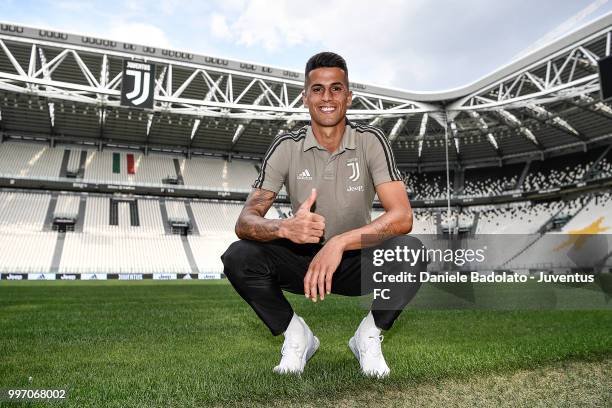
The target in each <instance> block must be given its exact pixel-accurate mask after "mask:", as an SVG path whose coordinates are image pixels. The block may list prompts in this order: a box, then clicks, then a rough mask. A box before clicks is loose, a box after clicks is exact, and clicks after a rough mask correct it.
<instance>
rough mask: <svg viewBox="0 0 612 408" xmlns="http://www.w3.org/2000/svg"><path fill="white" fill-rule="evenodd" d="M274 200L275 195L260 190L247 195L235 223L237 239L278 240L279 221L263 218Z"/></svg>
mask: <svg viewBox="0 0 612 408" xmlns="http://www.w3.org/2000/svg"><path fill="white" fill-rule="evenodd" d="M275 198H276V193H273V192H272V191H267V190H261V189H255V190H253V191H252V192H251V194H249V197H248V198H247V201H246V203H245V204H244V208H243V209H242V212H241V213H240V216H239V217H238V221H237V222H236V235H237V236H238V238H241V239H251V240H254V241H270V240H273V239H276V238H280V236H279V229H280V220H268V219H265V218H264V216H265V215H266V213H267V212H268V210H269V209H270V207H271V206H272V203H273V202H274V199H275Z"/></svg>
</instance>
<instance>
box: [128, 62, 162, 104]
mask: <svg viewBox="0 0 612 408" xmlns="http://www.w3.org/2000/svg"><path fill="white" fill-rule="evenodd" d="M154 90H155V65H153V64H147V63H144V62H138V61H129V60H124V61H123V79H122V81H121V105H123V106H128V107H132V108H141V109H153V96H154V95H153V94H154Z"/></svg>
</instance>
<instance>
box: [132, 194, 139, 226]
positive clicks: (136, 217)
mask: <svg viewBox="0 0 612 408" xmlns="http://www.w3.org/2000/svg"><path fill="white" fill-rule="evenodd" d="M130 225H131V226H132V227H140V216H139V213H138V200H134V201H130Z"/></svg>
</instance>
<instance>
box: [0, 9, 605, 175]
mask: <svg viewBox="0 0 612 408" xmlns="http://www.w3.org/2000/svg"><path fill="white" fill-rule="evenodd" d="M611 36H612V13H610V14H607V15H605V16H604V17H602V18H600V19H598V20H596V21H594V22H592V23H590V24H588V25H586V26H584V27H582V28H581V29H579V30H576V31H574V32H573V33H571V34H570V35H568V36H566V37H564V38H561V39H559V40H557V41H555V42H553V43H551V44H548V45H546V46H544V47H542V48H540V49H538V50H536V51H534V52H532V53H531V54H529V55H527V56H524V57H522V58H520V59H518V60H516V61H513V62H512V63H510V64H508V65H507V66H505V67H502V68H500V69H499V70H497V71H495V72H494V73H492V74H490V75H488V76H485V77H483V78H481V79H479V80H477V81H475V82H474V83H472V84H469V85H467V86H465V87H462V88H457V89H453V90H446V91H441V92H426V93H424V92H410V91H403V90H399V89H390V88H382V87H379V86H374V85H369V84H362V83H351V87H352V89H353V93H354V102H353V106H352V108H351V110H350V111H349V113H348V116H349V118H350V119H351V120H355V121H359V122H366V123H372V124H375V125H377V126H380V127H382V128H383V129H384V130H385V131H386V132H387V134H388V135H389V138H390V140H391V142H392V145H393V148H394V151H395V156H396V159H397V161H398V163H399V164H400V165H402V166H405V167H411V166H419V167H432V168H433V167H441V166H443V165H444V162H445V157H446V151H447V147H448V156H449V161H450V162H451V163H452V165H453V166H464V167H469V166H476V165H485V164H492V163H496V164H502V163H504V162H512V161H517V160H521V161H522V160H528V159H531V158H545V157H548V156H551V155H557V154H562V153H564V152H569V151H576V150H587V149H588V148H590V147H591V146H594V145H599V144H603V143H606V144H609V143H610V142H611V141H612V108H611V107H610V104H607V103H604V102H602V101H601V100H600V97H599V79H598V73H597V60H599V59H600V58H602V57H605V56H608V55H610V48H611V42H612V39H611ZM483 58H485V57H483ZM124 60H142V61H147V62H150V63H154V64H155V65H156V73H157V74H156V86H155V106H154V109H153V110H139V109H133V108H126V107H123V106H121V105H120V89H121V82H122V67H123V61H124ZM303 79H304V76H303V73H300V72H295V71H290V70H285V69H282V68H277V67H268V66H264V65H258V64H253V63H246V62H241V61H233V60H227V59H220V58H215V57H211V56H204V55H197V54H193V53H189V52H185V51H176V50H165V49H159V48H155V47H147V46H142V45H136V44H131V43H127V42H117V41H112V40H104V39H99V38H94V37H89V36H85V35H76V34H70V33H63V32H57V31H50V30H45V29H36V28H31V27H24V26H20V25H17V24H0V130H1V131H2V132H3V134H4V137H7V136H8V137H40V138H47V139H48V138H52V139H53V140H54V141H60V142H61V141H66V142H74V143H89V144H95V145H99V146H105V145H111V146H119V147H143V146H146V147H147V148H151V149H165V150H175V151H182V152H190V153H194V154H195V153H213V154H228V153H231V154H233V155H234V156H245V157H260V156H261V155H262V154H263V153H264V152H265V150H266V149H267V147H268V145H269V143H270V141H271V139H272V138H273V137H274V136H275V135H276V134H278V133H279V132H283V131H285V130H287V129H291V128H294V127H296V126H301V125H302V124H303V123H304V121H306V120H308V112H307V110H306V109H305V108H304V107H303V106H302V102H301V98H300V93H301V90H302V84H303ZM445 125H446V126H445ZM446 136H447V137H448V142H447V143H445V137H446Z"/></svg>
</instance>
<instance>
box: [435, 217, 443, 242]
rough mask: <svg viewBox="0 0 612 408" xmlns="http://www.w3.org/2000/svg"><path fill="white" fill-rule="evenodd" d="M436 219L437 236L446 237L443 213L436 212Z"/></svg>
mask: <svg viewBox="0 0 612 408" xmlns="http://www.w3.org/2000/svg"><path fill="white" fill-rule="evenodd" d="M435 217H436V235H437V236H439V237H441V236H442V235H444V233H443V232H442V213H440V212H439V211H438V212H436V214H435Z"/></svg>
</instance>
